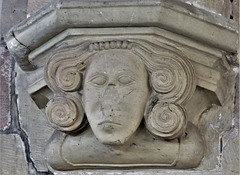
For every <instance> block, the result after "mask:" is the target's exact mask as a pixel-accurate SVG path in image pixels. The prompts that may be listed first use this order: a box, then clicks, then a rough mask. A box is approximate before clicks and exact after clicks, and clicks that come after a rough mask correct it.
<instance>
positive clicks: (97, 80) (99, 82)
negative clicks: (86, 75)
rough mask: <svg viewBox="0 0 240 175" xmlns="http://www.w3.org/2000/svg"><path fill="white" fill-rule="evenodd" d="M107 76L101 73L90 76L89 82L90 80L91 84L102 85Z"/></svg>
mask: <svg viewBox="0 0 240 175" xmlns="http://www.w3.org/2000/svg"><path fill="white" fill-rule="evenodd" d="M106 81H107V78H106V77H105V76H103V75H97V76H94V77H92V78H91V79H90V80H89V82H91V83H92V84H93V85H97V86H102V85H104V84H105V83H106Z"/></svg>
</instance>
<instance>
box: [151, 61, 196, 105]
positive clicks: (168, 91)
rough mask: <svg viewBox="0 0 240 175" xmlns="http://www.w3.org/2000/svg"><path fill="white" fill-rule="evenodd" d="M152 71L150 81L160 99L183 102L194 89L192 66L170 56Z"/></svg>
mask: <svg viewBox="0 0 240 175" xmlns="http://www.w3.org/2000/svg"><path fill="white" fill-rule="evenodd" d="M166 60H168V61H165V62H162V64H161V65H159V66H158V68H157V69H155V70H153V71H152V74H151V83H152V87H153V89H154V90H155V91H156V92H157V93H158V94H159V95H158V97H159V99H160V100H164V101H166V102H178V103H179V104H181V103H185V102H186V101H188V99H189V98H190V97H191V96H192V93H193V92H194V90H195V77H194V71H193V68H192V66H191V65H190V64H189V65H188V62H187V61H185V60H181V61H179V60H177V59H173V58H171V57H169V58H167V59H166Z"/></svg>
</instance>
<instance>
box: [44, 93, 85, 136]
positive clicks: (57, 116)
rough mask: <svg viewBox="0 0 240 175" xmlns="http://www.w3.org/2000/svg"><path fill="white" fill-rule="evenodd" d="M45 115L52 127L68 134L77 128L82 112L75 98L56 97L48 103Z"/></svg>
mask: <svg viewBox="0 0 240 175" xmlns="http://www.w3.org/2000/svg"><path fill="white" fill-rule="evenodd" d="M46 115H47V119H48V121H49V123H50V124H51V125H52V127H54V128H55V129H57V130H61V131H66V132H69V131H74V130H76V129H78V128H79V126H80V125H81V123H82V120H83V116H84V112H83V107H82V103H81V102H80V101H79V100H78V99H77V98H74V97H67V98H66V97H63V96H56V97H54V98H53V99H51V100H50V101H49V102H48V104H47V107H46Z"/></svg>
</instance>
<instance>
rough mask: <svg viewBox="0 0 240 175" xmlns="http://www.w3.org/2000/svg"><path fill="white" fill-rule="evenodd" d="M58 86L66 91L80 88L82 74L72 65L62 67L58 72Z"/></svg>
mask: <svg viewBox="0 0 240 175" xmlns="http://www.w3.org/2000/svg"><path fill="white" fill-rule="evenodd" d="M56 75H57V77H56V82H57V84H58V87H59V88H61V89H62V90H64V91H75V90H77V89H79V87H80V85H81V81H82V77H81V74H80V73H79V72H78V71H77V70H76V69H74V68H72V67H60V68H59V69H58V70H57V73H56Z"/></svg>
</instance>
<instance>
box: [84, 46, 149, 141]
mask: <svg viewBox="0 0 240 175" xmlns="http://www.w3.org/2000/svg"><path fill="white" fill-rule="evenodd" d="M147 77H148V76H147V71H146V69H145V66H144V64H143V63H142V62H141V60H140V59H138V58H137V56H136V55H134V54H133V53H131V52H130V51H128V50H105V51H101V52H99V53H98V54H96V55H94V57H93V58H92V60H91V63H90V65H89V67H88V69H87V71H86V75H85V80H84V93H83V103H84V107H85V111H86V115H87V118H88V121H89V123H90V126H91V128H92V130H93V132H94V134H95V136H96V137H97V138H98V139H99V140H100V141H101V142H102V143H104V144H123V143H125V142H126V141H127V140H128V139H129V138H130V136H132V134H133V133H134V132H135V131H136V129H137V128H138V126H139V124H140V123H141V120H142V118H143V113H144V109H145V105H146V102H147V100H148V96H149V89H148V78H147Z"/></svg>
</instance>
